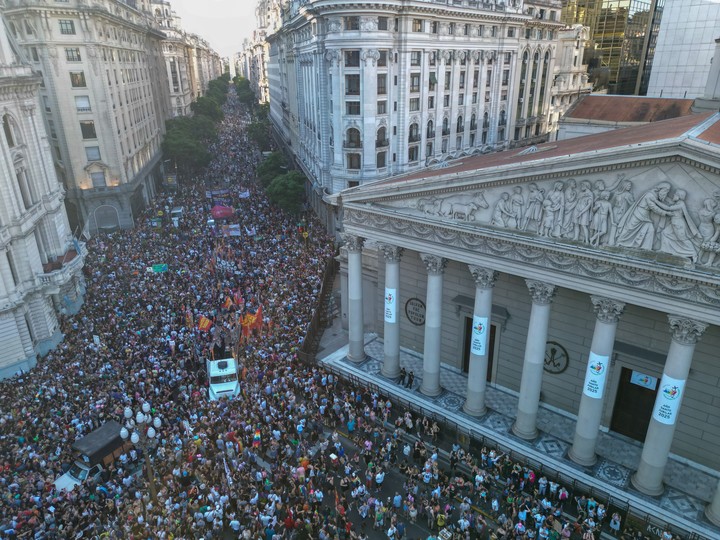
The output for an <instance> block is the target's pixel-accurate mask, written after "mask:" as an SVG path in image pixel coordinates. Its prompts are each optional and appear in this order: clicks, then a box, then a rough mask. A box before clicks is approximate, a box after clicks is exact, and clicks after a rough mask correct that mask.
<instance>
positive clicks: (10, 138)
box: [3, 114, 15, 148]
mask: <svg viewBox="0 0 720 540" xmlns="http://www.w3.org/2000/svg"><path fill="white" fill-rule="evenodd" d="M3 131H4V132H5V141H6V142H7V145H8V146H9V147H10V148H12V147H13V146H15V133H14V132H13V125H12V121H11V120H10V116H8V115H7V114H6V115H5V116H3Z"/></svg>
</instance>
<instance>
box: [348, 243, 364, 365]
mask: <svg viewBox="0 0 720 540" xmlns="http://www.w3.org/2000/svg"><path fill="white" fill-rule="evenodd" d="M344 240H345V247H347V252H348V344H349V350H348V359H349V360H350V361H351V362H362V361H363V360H365V330H364V328H365V322H364V320H363V294H362V279H363V278H362V246H363V243H364V242H365V239H364V238H360V237H359V236H354V235H351V234H348V235H345V236H344Z"/></svg>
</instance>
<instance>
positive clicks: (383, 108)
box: [377, 99, 387, 114]
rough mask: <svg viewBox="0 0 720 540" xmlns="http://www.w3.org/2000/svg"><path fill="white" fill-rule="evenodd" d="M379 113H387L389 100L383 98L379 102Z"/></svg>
mask: <svg viewBox="0 0 720 540" xmlns="http://www.w3.org/2000/svg"><path fill="white" fill-rule="evenodd" d="M377 113H378V114H387V101H386V100H384V99H383V100H381V101H378V102H377Z"/></svg>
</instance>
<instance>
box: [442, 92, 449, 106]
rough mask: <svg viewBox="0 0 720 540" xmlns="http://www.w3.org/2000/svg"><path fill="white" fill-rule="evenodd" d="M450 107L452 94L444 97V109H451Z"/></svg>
mask: <svg viewBox="0 0 720 540" xmlns="http://www.w3.org/2000/svg"><path fill="white" fill-rule="evenodd" d="M449 106H450V94H445V95H444V96H443V107H449Z"/></svg>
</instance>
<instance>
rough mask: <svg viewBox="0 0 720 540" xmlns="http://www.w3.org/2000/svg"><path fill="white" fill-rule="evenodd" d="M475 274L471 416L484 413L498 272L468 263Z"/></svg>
mask: <svg viewBox="0 0 720 540" xmlns="http://www.w3.org/2000/svg"><path fill="white" fill-rule="evenodd" d="M468 268H469V269H470V273H471V274H472V275H473V277H474V278H475V307H474V308H473V323H472V337H471V340H470V367H469V369H468V387H467V398H466V399H465V405H463V410H464V411H465V412H466V413H468V414H470V415H472V416H482V415H483V414H485V411H486V408H485V386H486V381H487V369H488V356H489V355H490V350H489V345H490V320H491V318H492V292H493V287H494V286H495V280H496V279H497V276H498V273H497V272H495V271H494V270H490V269H488V268H481V267H480V266H473V265H469V266H468Z"/></svg>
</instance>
